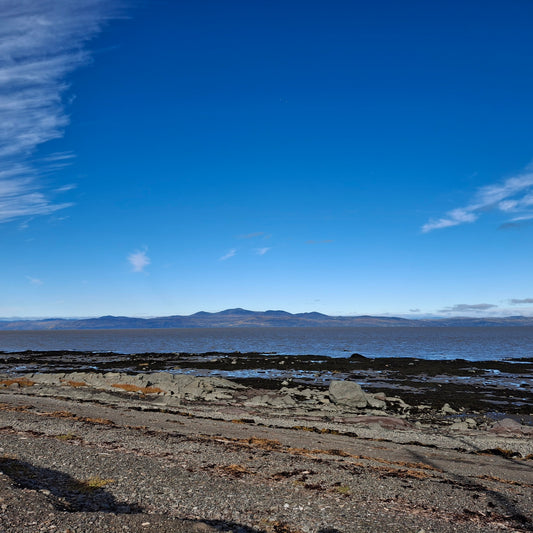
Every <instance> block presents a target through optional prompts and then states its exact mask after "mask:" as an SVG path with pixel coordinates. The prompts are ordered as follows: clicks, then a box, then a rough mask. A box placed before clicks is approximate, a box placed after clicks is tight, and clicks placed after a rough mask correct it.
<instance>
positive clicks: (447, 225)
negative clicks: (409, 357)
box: [0, 0, 533, 318]
mask: <svg viewBox="0 0 533 533" xmlns="http://www.w3.org/2000/svg"><path fill="white" fill-rule="evenodd" d="M0 19H1V20H2V24H1V25H0V317H4V318H7V317H28V318H29V317H89V316H101V315H109V314H112V315H127V316H141V317H142V316H166V315H180V314H191V313H194V312H197V311H200V310H204V311H212V312H213V311H220V310H223V309H227V308H233V307H243V308H246V309H252V310H257V311H262V310H267V309H283V310H286V311H289V312H306V311H319V312H322V313H326V314H332V315H361V314H372V315H396V316H411V317H417V316H418V317H425V316H510V315H525V316H533V246H532V244H533V130H532V127H531V125H532V124H533V98H532V95H533V32H532V31H531V21H532V20H533V3H532V2H531V1H530V0H507V1H505V2H504V1H490V0H489V1H486V0H485V1H481V0H477V1H474V0H462V1H459V0H451V1H450V0H435V1H433V2H427V1H425V0H406V1H404V2H397V1H396V0H376V1H375V2H362V1H357V0H331V1H329V2H322V1H321V2H318V1H315V0H306V1H305V2H304V1H301V0H284V1H283V2H281V1H277V0H274V1H272V0H269V1H266V0H254V1H253V2H250V1H249V0H226V1H224V2H220V0H197V1H194V2H193V1H180V2H176V1H174V0H76V2H72V1H71V0H0Z"/></svg>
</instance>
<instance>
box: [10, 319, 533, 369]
mask: <svg viewBox="0 0 533 533" xmlns="http://www.w3.org/2000/svg"><path fill="white" fill-rule="evenodd" d="M0 350H1V351H20V350H81V351H95V352H106V351H111V352H120V353H139V352H195V353H202V352H209V351H220V352H234V351H239V352H263V353H271V352H275V353H279V354H288V355H295V354H313V355H329V356H332V357H347V356H348V355H350V354H351V353H354V352H357V353H360V354H363V355H365V356H367V357H419V358H423V359H457V358H462V359H468V360H471V361H479V360H498V359H504V358H510V357H511V358H522V357H532V356H533V327H488V328H484V327H476V328H465V327H460V328H454V327H448V328H403V327H399V328H347V327H341V328H331V327H330V328H206V329H204V328H201V329H189V328H186V329H127V330H124V329H120V330H73V331H0Z"/></svg>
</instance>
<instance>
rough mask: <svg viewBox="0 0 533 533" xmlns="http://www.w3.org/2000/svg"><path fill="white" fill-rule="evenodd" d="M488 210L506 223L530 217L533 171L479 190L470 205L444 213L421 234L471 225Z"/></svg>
mask: <svg viewBox="0 0 533 533" xmlns="http://www.w3.org/2000/svg"><path fill="white" fill-rule="evenodd" d="M488 211H499V212H500V213H505V214H506V215H507V216H510V218H509V219H508V220H507V222H506V224H510V223H515V224H516V223H520V222H524V221H526V220H530V219H532V218H533V172H526V173H524V174H519V175H517V176H513V177H511V178H508V179H507V180H505V181H504V182H502V183H496V184H492V185H487V186H485V187H481V188H480V189H478V190H477V192H476V193H475V195H474V198H473V200H472V202H471V203H470V204H468V205H467V206H465V207H459V208H456V209H452V210H451V211H448V213H446V215H445V216H444V217H442V218H440V219H437V220H430V221H429V222H427V223H426V224H424V225H423V226H422V232H423V233H428V232H430V231H433V230H436V229H443V228H449V227H452V226H459V225H460V224H465V223H471V222H475V221H476V220H478V219H479V217H480V216H481V215H482V214H483V213H485V212H488Z"/></svg>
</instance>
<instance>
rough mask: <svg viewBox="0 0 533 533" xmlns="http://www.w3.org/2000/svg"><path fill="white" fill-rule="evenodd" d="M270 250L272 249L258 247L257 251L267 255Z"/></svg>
mask: <svg viewBox="0 0 533 533" xmlns="http://www.w3.org/2000/svg"><path fill="white" fill-rule="evenodd" d="M269 250H271V248H267V247H265V248H256V250H255V253H256V254H257V255H265V254H266V253H267V252H268V251H269Z"/></svg>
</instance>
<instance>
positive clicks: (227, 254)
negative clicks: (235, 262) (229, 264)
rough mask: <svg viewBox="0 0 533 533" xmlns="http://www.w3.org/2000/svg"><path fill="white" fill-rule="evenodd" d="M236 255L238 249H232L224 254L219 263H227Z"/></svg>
mask: <svg viewBox="0 0 533 533" xmlns="http://www.w3.org/2000/svg"><path fill="white" fill-rule="evenodd" d="M236 253H237V249H236V248H232V249H231V250H230V251H229V252H228V253H226V254H224V255H223V256H222V257H221V258H220V259H219V261H226V260H227V259H230V258H231V257H233V256H234V255H235V254H236Z"/></svg>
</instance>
